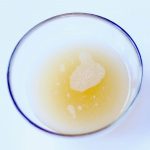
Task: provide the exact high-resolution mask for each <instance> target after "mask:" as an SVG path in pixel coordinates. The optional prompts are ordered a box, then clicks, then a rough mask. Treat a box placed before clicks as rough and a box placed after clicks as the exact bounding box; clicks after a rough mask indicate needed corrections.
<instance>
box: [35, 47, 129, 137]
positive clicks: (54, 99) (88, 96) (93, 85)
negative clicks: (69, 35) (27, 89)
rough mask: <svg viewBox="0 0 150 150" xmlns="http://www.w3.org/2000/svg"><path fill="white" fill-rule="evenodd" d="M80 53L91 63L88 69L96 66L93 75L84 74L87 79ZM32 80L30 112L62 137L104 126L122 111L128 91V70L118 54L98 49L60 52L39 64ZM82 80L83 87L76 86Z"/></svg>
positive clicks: (85, 67)
mask: <svg viewBox="0 0 150 150" xmlns="http://www.w3.org/2000/svg"><path fill="white" fill-rule="evenodd" d="M82 53H86V54H88V56H89V57H90V59H91V60H92V62H90V61H87V63H88V66H89V67H91V66H90V63H93V64H97V65H98V66H99V70H98V71H97V72H94V73H95V74H94V73H91V72H90V71H87V72H88V74H89V73H91V74H92V75H90V77H89V76H88V79H84V76H85V75H86V71H83V70H84V69H85V70H87V69H88V66H82V67H81V65H83V64H82V60H83V59H82V60H81V57H82ZM88 56H87V57H88ZM83 61H84V60H83ZM84 65H85V64H84ZM79 67H80V68H79ZM78 68H79V69H78ZM91 68H94V67H91ZM77 69H78V76H77V74H75V72H77V71H76V70H77ZM100 69H101V70H100ZM89 70H90V69H89ZM93 70H94V69H93ZM80 71H82V72H83V73H82V75H83V74H84V76H83V77H82V78H83V80H81V79H79V78H80V76H81V75H79V74H80ZM94 71H96V70H94ZM73 75H74V79H75V80H73ZM91 77H92V78H93V77H94V78H93V79H92V78H91ZM95 78H97V80H95ZM78 79H79V80H78ZM90 79H92V80H90ZM35 80H36V81H35V82H36V88H35V89H34V90H35V92H36V95H37V99H36V100H35V101H33V104H32V105H33V107H34V113H35V115H36V116H37V117H38V118H39V120H40V121H41V122H42V123H44V124H45V125H46V126H47V127H48V128H49V129H51V130H53V131H54V132H59V133H62V134H83V133H87V132H92V131H96V130H98V129H101V128H103V127H105V126H107V125H108V124H110V123H111V122H113V121H114V120H116V119H117V117H118V116H119V115H120V114H121V112H122V111H123V108H124V106H125V104H126V102H127V99H128V96H129V89H130V88H129V76H128V71H127V68H126V66H125V64H124V63H123V61H122V60H121V58H120V57H119V55H118V54H117V53H115V52H114V51H111V50H107V51H106V50H101V49H87V48H78V49H72V50H68V51H67V50H66V51H62V52H61V53H59V55H58V54H57V55H56V57H53V58H50V59H49V60H48V61H46V63H45V64H43V67H42V68H41V69H40V73H39V76H38V77H37V78H36V79H35ZM86 80H88V82H87V81H86ZM94 80H95V81H94ZM82 81H83V85H84V86H83V85H82V86H81V85H80V84H79V83H80V82H82ZM76 82H78V84H77V86H76V85H75V86H74V85H73V84H76ZM85 82H86V83H87V84H85Z"/></svg>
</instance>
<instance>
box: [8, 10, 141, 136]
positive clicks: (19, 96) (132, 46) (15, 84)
mask: <svg viewBox="0 0 150 150" xmlns="http://www.w3.org/2000/svg"><path fill="white" fill-rule="evenodd" d="M79 43H80V44H86V43H92V44H98V45H102V46H103V47H107V48H111V49H113V50H114V51H116V52H118V53H119V55H120V56H121V57H122V59H123V61H124V63H125V64H126V66H127V67H128V70H129V76H130V79H131V80H130V82H131V83H130V84H131V96H130V98H129V100H128V104H127V105H126V107H125V109H124V111H123V112H122V114H121V115H120V116H119V117H118V118H117V120H115V121H114V122H111V123H110V124H108V125H107V126H105V127H104V128H101V129H99V130H96V131H92V132H89V133H84V134H69V135H68V134H62V133H59V132H56V131H53V130H52V129H50V128H48V127H46V126H45V125H44V124H43V123H42V122H40V121H39V120H38V118H37V117H36V116H35V115H34V112H33V110H32V107H31V106H30V100H31V99H32V98H34V97H33V96H32V94H33V93H30V92H27V91H28V90H27V89H28V88H29V86H30V83H31V82H32V79H33V77H34V75H35V72H36V69H37V68H38V67H40V65H41V64H42V62H43V61H44V60H45V59H46V58H47V57H48V56H49V55H51V54H52V53H53V52H58V53H59V51H57V50H58V49H59V50H61V49H62V47H67V46H71V45H75V44H79ZM142 75H143V65H142V59H141V55H140V52H139V50H138V47H137V45H136V43H135V42H134V40H133V39H132V38H131V36H130V35H129V34H128V33H127V32H126V31H125V30H124V29H123V28H122V27H120V26H119V25H117V24H116V23H114V22H113V21H111V20H109V19H107V18H104V17H101V16H98V15H94V14H88V13H67V14H61V15H58V16H54V17H51V18H49V19H47V20H45V21H42V22H41V23H39V24H37V25H36V26H34V27H33V28H31V29H30V30H29V31H28V32H27V33H26V34H25V35H24V36H23V37H22V38H21V39H20V40H19V42H18V43H17V45H16V47H15V49H14V51H13V52H12V55H11V57H10V60H9V65H8V72H7V82H8V89H9V93H10V96H11V98H12V100H13V103H14V105H15V107H16V108H17V110H18V111H19V113H20V114H21V115H22V116H23V117H24V118H25V119H26V120H27V121H28V122H29V123H30V124H32V125H33V126H34V127H36V128H38V129H40V130H42V131H45V132H48V133H50V134H55V135H63V136H81V135H87V134H91V133H95V132H97V131H103V130H104V129H108V128H110V127H111V126H112V125H114V123H115V122H118V120H119V118H122V116H123V115H124V114H125V113H126V112H127V111H128V110H129V108H130V107H131V106H132V104H133V103H134V101H135V100H136V97H137V95H138V93H139V91H140V87H141V82H142ZM35 86H36V85H35ZM33 88H34V87H33Z"/></svg>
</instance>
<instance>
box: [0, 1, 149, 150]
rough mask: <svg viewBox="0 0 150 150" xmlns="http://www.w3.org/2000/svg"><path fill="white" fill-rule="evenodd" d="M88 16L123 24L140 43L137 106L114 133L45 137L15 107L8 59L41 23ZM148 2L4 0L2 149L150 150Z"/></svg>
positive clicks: (0, 15) (0, 5) (0, 11)
mask: <svg viewBox="0 0 150 150" xmlns="http://www.w3.org/2000/svg"><path fill="white" fill-rule="evenodd" d="M77 11H78V12H89V13H95V14H98V15H101V16H104V17H107V18H109V19H111V20H113V21H115V22H116V23H118V24H119V25H121V26H122V27H123V28H124V29H125V30H126V31H128V33H129V34H130V35H131V36H132V37H133V39H134V40H135V42H136V43H137V45H138V47H139V49H140V51H141V55H142V58H143V63H144V79H143V85H142V89H141V92H140V95H139V97H138V101H137V103H136V104H135V105H134V108H133V109H132V111H131V112H130V113H129V114H128V116H127V117H126V119H125V120H124V121H122V123H121V124H120V126H118V127H117V128H115V129H114V130H113V131H112V132H110V133H108V134H106V135H104V136H100V135H99V134H96V135H93V136H87V137H82V138H62V137H55V136H51V135H49V134H45V133H43V132H41V131H39V130H38V129H36V128H34V127H32V126H31V125H30V124H29V123H27V122H26V121H25V120H24V119H23V118H22V116H21V115H20V114H19V113H18V112H17V110H16V109H15V107H14V105H13V103H12V101H11V98H10V96H9V93H8V89H7V82H6V71H7V65H8V60H9V57H10V55H11V53H12V51H13V48H14V46H15V45H16V43H17V41H18V40H19V39H20V38H21V36H22V35H23V34H24V33H25V32H26V31H27V30H28V29H30V28H31V27H33V26H34V25H35V24H37V23H38V22H40V21H42V20H44V19H46V18H49V17H51V16H53V15H57V14H61V13H66V12H77ZM149 47H150V2H149V0H139V1H138V0H132V1H131V0H125V1H121V0H113V1H109V0H105V1H104V0H59V1H58V0H53V1H52V0H25V1H20V0H0V150H10V149H11V150H41V149H45V150H68V149H72V150H91V149H94V150H100V149H101V150H110V149H111V150H120V149H121V150H149V149H150V99H149V95H150V94H149V93H150V92H149V89H150V65H149V64H150V49H149Z"/></svg>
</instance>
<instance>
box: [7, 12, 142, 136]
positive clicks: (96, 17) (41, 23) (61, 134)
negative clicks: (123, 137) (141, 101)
mask: <svg viewBox="0 0 150 150" xmlns="http://www.w3.org/2000/svg"><path fill="white" fill-rule="evenodd" d="M75 16H78V17H80V16H82V17H91V18H95V19H98V20H99V19H100V20H103V21H105V22H107V23H110V25H112V26H114V27H115V28H117V29H118V30H120V31H121V32H122V33H123V35H124V36H125V37H127V39H128V40H129V41H130V42H131V44H132V46H133V47H134V50H135V52H136V55H137V58H138V61H139V64H140V72H141V76H140V80H139V84H138V87H137V91H136V93H135V95H134V97H133V99H132V102H131V103H130V105H129V106H128V108H126V110H125V111H124V112H123V113H122V114H121V115H120V116H119V117H118V118H117V119H116V120H114V121H113V122H111V123H110V124H108V125H106V126H105V127H103V128H100V129H98V130H95V131H91V132H87V133H81V134H64V133H57V132H53V131H50V130H48V129H45V128H43V127H41V126H39V125H38V124H36V123H35V122H33V121H32V120H31V119H30V118H29V117H28V116H27V115H26V114H25V113H24V112H23V110H21V108H20V107H19V105H18V104H17V100H16V99H15V97H14V94H13V90H12V87H11V81H10V80H11V77H10V76H11V64H12V62H13V59H14V56H15V54H16V52H17V50H18V48H19V46H20V44H21V43H22V42H23V41H24V39H26V38H27V37H28V36H29V35H30V34H31V33H32V31H34V30H36V29H37V28H39V27H40V26H42V25H43V24H45V23H47V22H50V21H54V20H57V19H60V18H62V17H75ZM142 79H143V62H142V57H141V54H140V51H139V48H138V46H137V45H136V43H135V41H134V40H133V39H132V37H131V36H130V35H129V33H128V32H127V31H125V30H124V29H123V28H122V27H121V26H120V25H118V24H117V23H115V22H113V21H111V20H110V19H107V18H105V17H102V16H99V15H96V14H92V13H85V12H71V13H63V14H60V15H56V16H53V17H50V18H48V19H46V20H44V21H41V22H40V23H38V24H37V25H35V26H33V27H32V28H31V29H29V30H28V31H27V32H26V33H25V34H24V35H23V36H22V37H21V39H20V40H19V41H18V43H17V44H16V46H15V48H14V50H13V52H12V54H11V56H10V59H9V63H8V67H7V86H8V91H9V94H10V97H11V99H12V102H13V104H14V106H15V108H16V109H17V110H18V112H19V113H20V114H21V116H22V117H23V118H24V119H25V120H26V121H28V122H29V124H31V125H33V126H34V127H36V128H37V129H40V130H41V131H44V132H46V133H49V134H52V135H58V136H67V137H77V136H85V135H91V134H94V133H97V132H100V131H103V130H105V129H108V128H109V127H111V126H112V125H114V124H116V122H118V120H120V118H122V117H123V115H124V114H126V112H127V111H128V110H129V109H130V108H131V106H132V105H133V104H134V102H135V100H136V98H137V96H138V95H139V92H140V89H141V85H142Z"/></svg>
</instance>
